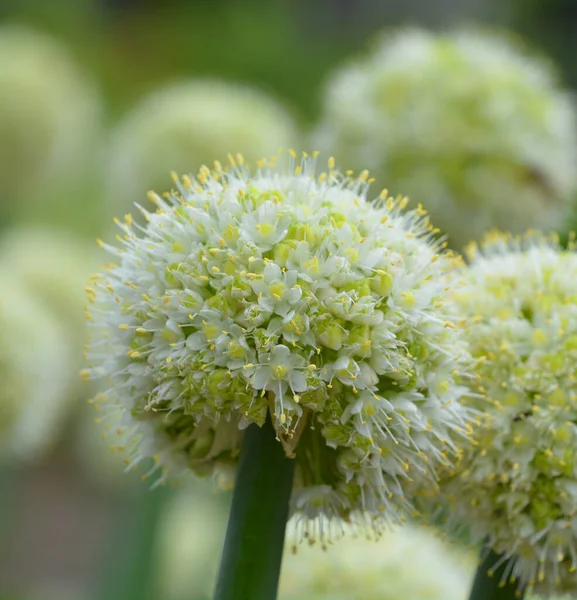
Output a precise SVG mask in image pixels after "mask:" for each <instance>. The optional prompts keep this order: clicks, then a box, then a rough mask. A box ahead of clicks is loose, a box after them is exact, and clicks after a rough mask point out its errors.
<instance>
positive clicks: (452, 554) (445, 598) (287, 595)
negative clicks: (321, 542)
mask: <svg viewBox="0 0 577 600" xmlns="http://www.w3.org/2000/svg"><path fill="white" fill-rule="evenodd" d="M287 535H288V540H287V542H288V544H287V545H290V544H291V537H292V536H294V529H293V530H291V527H290V524H289V530H288V532H287ZM475 565H476V561H475V556H474V554H471V553H467V552H463V550H462V549H461V548H458V547H455V546H452V545H450V544H449V543H447V542H444V541H442V540H441V539H440V538H439V537H438V534H437V535H436V534H435V533H434V532H433V531H432V530H429V529H426V528H421V527H416V526H414V525H405V526H403V527H401V528H398V529H395V530H393V531H387V532H385V533H384V534H383V538H382V539H381V540H379V541H378V542H375V541H374V540H367V539H366V538H365V537H363V536H359V537H356V538H352V539H351V538H348V539H347V540H346V541H344V540H341V541H339V542H337V543H335V544H333V545H331V546H330V547H329V548H328V550H327V551H326V552H317V551H315V550H314V549H312V548H310V547H309V546H308V545H307V544H302V545H300V546H298V548H297V549H296V552H292V553H291V552H290V551H289V548H287V552H286V553H285V558H284V562H283V568H282V573H281V580H280V590H279V598H280V600H300V599H301V598H306V599H307V600H351V599H354V600H398V599H399V598H405V599H406V600H464V598H466V597H467V593H468V590H469V587H470V584H471V581H472V579H473V573H474V569H475Z"/></svg>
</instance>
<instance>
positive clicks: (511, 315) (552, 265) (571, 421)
mask: <svg viewBox="0 0 577 600" xmlns="http://www.w3.org/2000/svg"><path fill="white" fill-rule="evenodd" d="M471 255H472V257H473V260H472V264H471V266H470V268H469V269H468V271H466V272H465V277H466V279H467V280H468V285H467V286H466V287H465V288H463V289H461V291H460V292H459V294H458V298H457V300H458V302H459V303H460V305H461V307H462V309H463V311H464V312H466V313H467V314H469V315H473V323H472V324H471V325H469V327H468V329H467V337H468V340H469V342H470V347H471V352H472V354H473V356H474V357H475V358H476V359H477V361H478V362H477V374H478V378H477V379H476V388H477V391H478V392H479V393H480V394H479V396H478V397H477V398H476V399H473V400H471V403H472V404H473V406H474V408H476V409H478V410H479V411H480V412H481V413H483V419H484V426H483V427H482V428H480V430H479V431H478V433H477V435H476V442H477V443H476V444H475V445H474V446H470V447H468V448H467V449H466V450H465V451H464V454H463V460H462V461H461V462H460V464H459V468H458V469H457V471H456V473H454V474H453V475H454V476H452V477H449V478H448V480H447V481H445V482H443V485H442V489H443V491H444V492H445V493H446V494H447V495H448V496H449V498H450V501H451V506H452V511H451V519H452V520H454V521H456V522H460V523H465V524H466V525H467V526H468V528H469V529H470V531H471V533H472V534H473V537H474V538H475V539H476V540H477V541H481V540H486V542H487V544H488V545H489V546H490V547H492V548H494V549H495V551H496V552H497V553H499V554H502V555H503V560H509V559H511V560H509V563H508V567H507V569H506V570H505V576H506V577H513V578H516V579H517V580H518V581H519V582H520V585H522V586H529V588H533V587H534V588H535V589H536V590H538V591H544V592H546V593H553V592H554V591H559V590H563V589H571V590H573V591H574V590H575V589H577V575H575V571H576V569H577V516H576V513H577V446H576V440H577V381H576V379H575V376H576V374H577V370H576V365H577V254H576V253H575V252H574V251H573V250H571V249H570V250H561V249H560V248H559V247H558V246H557V245H556V242H555V241H554V240H547V239H544V238H542V237H539V236H538V235H536V234H535V235H533V234H531V235H528V236H526V237H524V238H521V239H519V238H515V239H514V238H511V237H507V236H501V235H499V234H494V235H491V236H489V237H488V239H487V240H486V243H485V245H484V246H483V247H482V248H481V250H479V249H477V248H476V247H473V248H472V249H471ZM481 395H483V396H484V397H482V398H481Z"/></svg>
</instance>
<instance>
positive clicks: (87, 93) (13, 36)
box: [0, 26, 100, 213]
mask: <svg viewBox="0 0 577 600" xmlns="http://www.w3.org/2000/svg"><path fill="white" fill-rule="evenodd" d="M0 56H3V57H5V59H4V60H2V61H1V62H0V139H2V145H1V148H0V186H1V188H2V194H3V196H6V197H8V198H10V199H11V201H12V202H14V201H15V199H16V198H18V199H19V198H21V197H23V196H24V195H25V194H30V193H31V189H32V184H34V185H36V186H39V185H44V184H46V183H47V182H52V181H53V180H54V179H55V178H56V177H58V176H60V175H62V174H63V173H65V172H73V171H74V169H75V168H76V165H78V164H79V162H78V161H79V157H81V156H84V157H85V156H87V154H88V153H87V151H86V145H87V140H89V139H90V137H91V136H92V135H93V134H94V132H95V128H96V124H97V122H98V116H99V112H100V104H99V101H98V98H97V96H96V94H95V93H94V90H93V89H92V87H91V86H90V84H89V82H87V81H86V80H85V78H84V76H83V75H82V73H81V72H80V71H79V69H78V68H77V66H76V65H75V64H74V63H73V61H72V59H71V57H70V56H69V54H68V52H67V50H66V49H65V48H63V47H61V46H60V45H59V43H58V42H57V41H56V40H53V39H51V38H50V37H48V36H44V35H42V34H40V33H37V32H35V31H33V30H29V29H27V28H24V27H17V26H3V27H1V28H0ZM35 189H36V188H35ZM6 210H8V207H6V206H2V207H1V211H2V213H4V212H5V211H6Z"/></svg>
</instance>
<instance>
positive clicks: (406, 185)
mask: <svg viewBox="0 0 577 600" xmlns="http://www.w3.org/2000/svg"><path fill="white" fill-rule="evenodd" d="M571 102H572V101H571V100H570V98H569V95H568V94H567V93H566V92H564V91H563V90H562V89H561V88H560V87H559V84H558V81H557V77H556V74H555V73H554V72H553V70H552V69H551V67H550V65H549V64H548V63H546V62H544V61H543V60H541V59H538V58H535V57H532V56H529V55H528V54H527V52H526V51H525V50H524V48H521V47H518V45H516V44H514V43H511V42H509V41H508V40H507V39H506V38H504V37H501V36H497V35H487V34H484V35H483V34H481V33H475V32H472V31H469V32H461V33H457V34H453V35H446V34H445V35H437V34H433V33H429V32H425V31H421V30H408V31H405V32H402V33H398V34H396V35H388V36H386V37H384V38H383V39H382V41H380V42H379V43H377V44H376V46H375V47H374V48H373V50H372V52H371V53H370V54H369V55H368V56H366V57H364V58H363V59H361V60H359V61H357V62H356V63H352V64H351V65H349V66H346V67H344V68H343V69H341V70H340V71H337V72H336V73H335V75H334V76H333V78H332V79H331V80H330V81H329V83H328V87H327V89H326V93H325V97H324V115H325V116H324V119H323V123H322V124H321V126H320V129H319V131H318V132H317V138H318V140H317V144H318V145H319V146H320V147H321V148H322V149H323V150H325V149H326V150H328V151H330V152H331V153H335V156H336V157H337V159H338V160H340V161H344V162H346V163H347V164H350V165H351V166H352V167H353V168H359V167H360V166H361V165H362V166H363V167H366V168H369V169H371V170H372V171H373V172H376V173H379V175H380V176H381V177H382V178H383V183H385V182H386V184H387V186H389V189H390V190H392V191H393V192H394V193H398V191H401V190H402V192H403V193H404V194H407V195H409V197H411V198H414V199H418V200H422V201H423V202H424V201H426V202H427V207H428V208H429V210H430V212H431V216H432V218H433V220H434V222H435V224H436V225H437V226H438V227H440V228H441V230H443V231H444V232H445V233H447V234H448V236H449V242H450V244H451V246H452V247H455V248H461V247H463V245H464V244H466V243H468V242H469V241H470V240H472V239H479V238H480V236H481V235H482V234H483V233H484V232H485V231H487V230H488V229H490V228H492V227H499V228H502V229H509V230H512V231H513V233H519V232H522V231H524V230H525V229H527V228H528V227H536V226H539V227H543V228H546V229H557V228H559V227H561V226H562V224H563V220H564V218H565V216H566V211H567V208H568V206H569V202H570V201H571V200H572V196H573V194H574V193H575V191H576V189H577V175H576V173H577V172H576V171H575V169H574V165H575V164H576V162H577V134H576V131H577V127H576V123H575V115H574V110H573V108H572V104H571Z"/></svg>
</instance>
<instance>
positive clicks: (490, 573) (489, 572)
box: [469, 550, 525, 600]
mask: <svg viewBox="0 0 577 600" xmlns="http://www.w3.org/2000/svg"><path fill="white" fill-rule="evenodd" d="M499 559H500V556H499V555H498V554H496V553H495V552H493V551H492V550H491V551H490V552H489V554H488V555H487V558H485V560H484V561H483V562H482V563H481V564H480V565H479V568H478V569H477V573H476V575H475V580H474V581H473V588H472V590H471V595H470V596H469V600H518V599H519V598H523V597H524V596H525V593H524V591H523V590H522V588H521V587H519V586H518V583H517V582H514V583H511V581H510V580H508V579H504V577H503V574H504V572H505V569H506V568H507V562H508V561H506V560H505V561H503V562H502V564H500V565H499V567H498V568H496V569H494V567H495V565H496V564H498V563H499Z"/></svg>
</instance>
